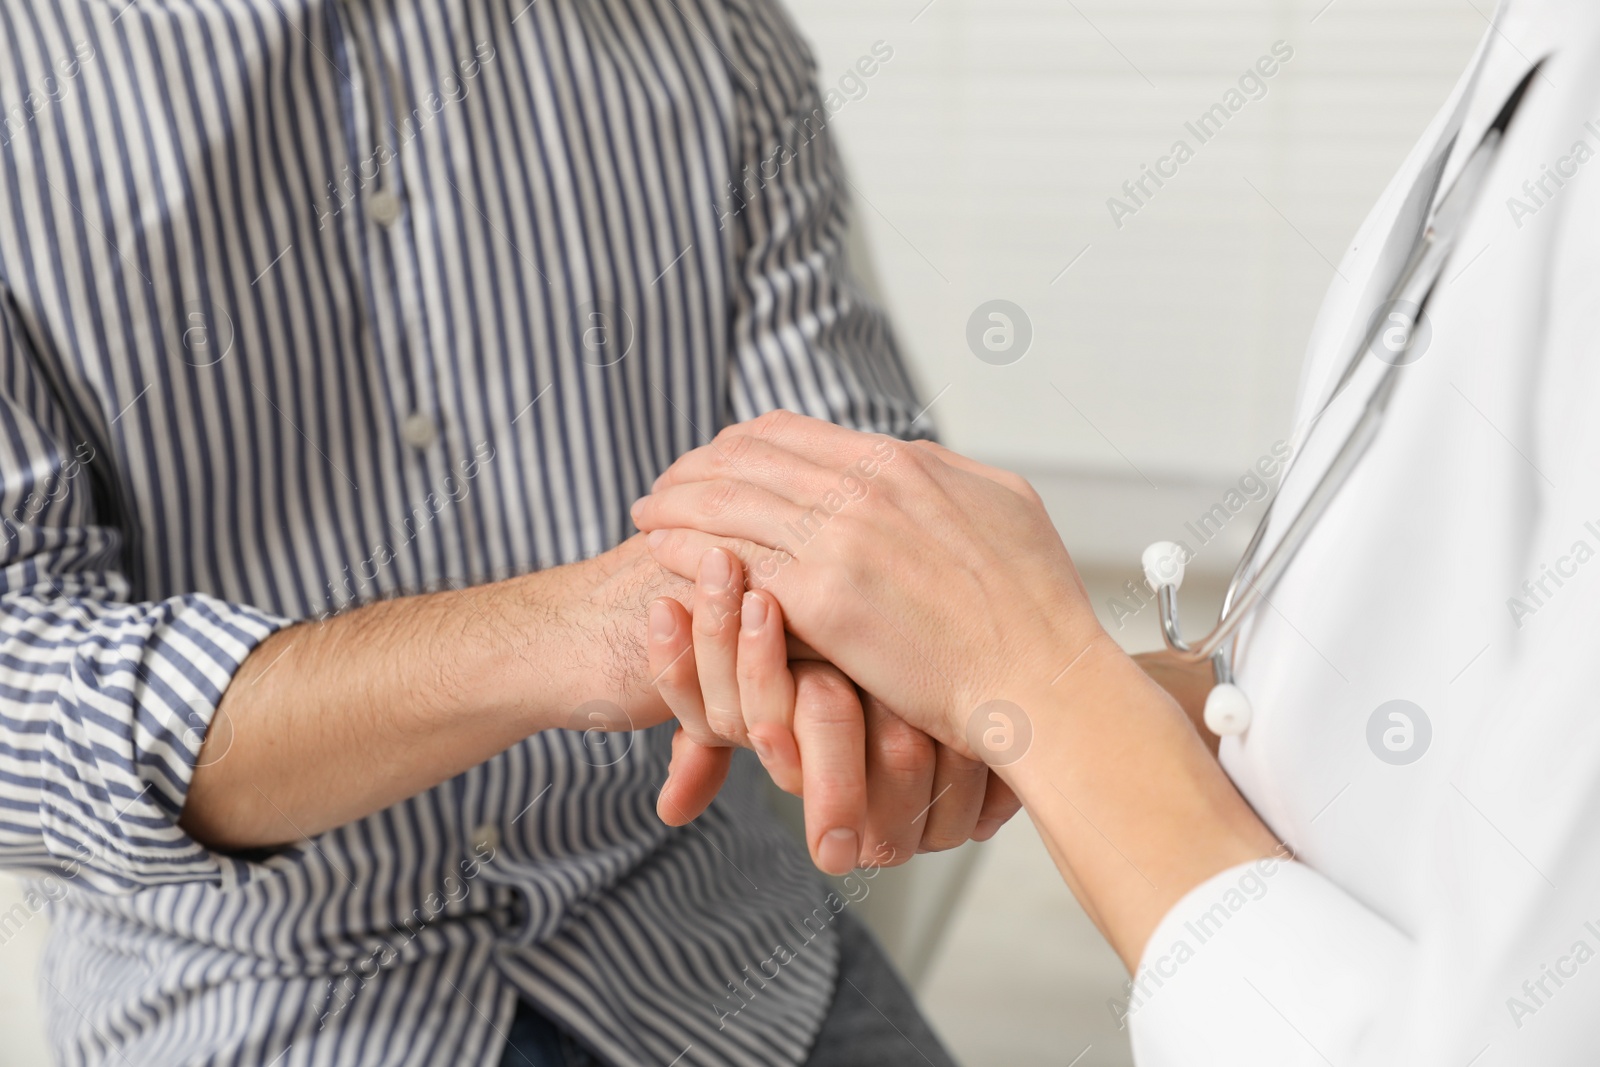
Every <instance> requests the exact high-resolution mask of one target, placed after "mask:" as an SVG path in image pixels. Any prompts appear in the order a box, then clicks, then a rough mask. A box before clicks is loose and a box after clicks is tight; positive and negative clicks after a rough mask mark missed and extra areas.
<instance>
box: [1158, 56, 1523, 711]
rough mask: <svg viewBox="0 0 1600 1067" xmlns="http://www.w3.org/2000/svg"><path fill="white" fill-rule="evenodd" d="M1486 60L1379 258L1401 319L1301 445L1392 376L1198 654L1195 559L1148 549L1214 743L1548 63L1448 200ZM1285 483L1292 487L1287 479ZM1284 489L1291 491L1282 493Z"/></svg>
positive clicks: (1231, 588) (1175, 548)
mask: <svg viewBox="0 0 1600 1067" xmlns="http://www.w3.org/2000/svg"><path fill="white" fill-rule="evenodd" d="M1486 55H1487V48H1485V49H1484V50H1483V51H1482V52H1480V54H1479V57H1478V61H1477V64H1476V65H1475V67H1474V70H1473V72H1472V75H1471V77H1470V78H1469V80H1468V84H1467V88H1466V90H1465V91H1464V92H1463V93H1462V96H1461V98H1460V100H1459V102H1458V103H1457V106H1456V110H1455V112H1454V113H1453V114H1452V116H1451V118H1450V122H1449V123H1447V125H1446V127H1445V129H1444V131H1443V133H1442V135H1441V138H1440V141H1441V143H1440V146H1439V148H1438V149H1436V150H1435V152H1434V154H1433V155H1432V156H1431V157H1430V158H1429V160H1428V162H1427V164H1426V165H1425V166H1424V168H1423V170H1422V172H1421V176H1420V177H1419V179H1418V181H1417V183H1416V185H1415V186H1414V187H1413V189H1412V192H1411V195H1410V197H1409V198H1408V200H1407V203H1406V204H1405V205H1403V206H1402V208H1401V214H1400V219H1401V220H1402V222H1400V223H1398V224H1397V225H1396V227H1395V229H1394V231H1393V232H1392V233H1391V235H1390V245H1389V246H1386V247H1385V249H1384V250H1383V252H1382V253H1381V254H1380V261H1382V260H1383V259H1385V258H1386V257H1388V256H1390V255H1391V254H1392V255H1394V257H1395V258H1396V259H1398V258H1400V256H1401V255H1402V254H1403V257H1404V258H1403V260H1402V263H1403V265H1402V266H1401V269H1400V272H1399V275H1398V277H1397V278H1396V280H1395V281H1394V282H1393V284H1392V285H1391V286H1390V288H1389V290H1388V297H1387V299H1386V300H1384V301H1382V302H1381V303H1380V304H1378V305H1377V306H1378V307H1379V308H1380V309H1393V310H1392V311H1389V312H1387V313H1385V314H1379V315H1377V316H1375V317H1374V320H1373V322H1372V323H1371V324H1370V325H1369V327H1368V329H1367V331H1366V332H1365V334H1364V335H1363V336H1362V340H1361V343H1360V344H1359V345H1358V346H1356V349H1355V351H1354V352H1353V353H1352V354H1351V356H1350V359H1349V361H1348V362H1347V364H1346V365H1345V369H1344V372H1343V374H1341V375H1340V377H1339V379H1338V380H1337V382H1336V383H1335V384H1334V386H1333V389H1332V390H1331V391H1330V392H1329V395H1328V397H1327V399H1326V400H1324V401H1323V403H1322V404H1321V405H1320V406H1319V407H1318V408H1317V413H1316V414H1315V415H1314V416H1313V417H1312V418H1311V419H1310V421H1309V422H1308V423H1307V424H1306V425H1305V427H1304V428H1303V429H1302V430H1301V431H1300V432H1299V433H1297V434H1296V436H1297V437H1298V438H1300V444H1301V445H1302V446H1303V444H1304V440H1305V438H1306V436H1308V435H1309V433H1310V431H1311V429H1312V428H1313V427H1314V426H1315V425H1316V423H1317V422H1318V421H1319V420H1320V419H1321V418H1322V416H1323V414H1325V413H1326V412H1327V410H1328V408H1329V406H1330V405H1331V404H1332V403H1333V401H1334V400H1335V399H1336V398H1337V397H1338V396H1339V395H1340V393H1342V392H1343V390H1344V388H1345V387H1346V386H1347V385H1348V384H1349V383H1350V381H1351V379H1352V378H1353V377H1354V375H1355V373H1356V371H1357V369H1358V368H1359V366H1360V365H1361V364H1362V362H1363V359H1364V357H1366V356H1367V355H1369V354H1370V355H1371V356H1373V357H1374V358H1376V359H1378V360H1379V361H1381V362H1382V363H1384V364H1386V366H1385V367H1384V368H1383V370H1382V371H1381V375H1380V377H1379V379H1378V382H1377V384H1376V385H1375V386H1374V387H1373V390H1372V392H1371V393H1370V394H1369V396H1368V399H1367V402H1366V405H1365V407H1364V408H1363V409H1362V410H1361V413H1360V415H1359V416H1358V417H1357V418H1356V421H1355V423H1354V424H1353V425H1352V427H1351V429H1350V432H1349V434H1348V436H1346V438H1345V440H1344V444H1343V445H1341V446H1340V448H1339V451H1338V452H1337V453H1336V454H1335V455H1334V458H1333V461H1332V462H1331V463H1330V464H1329V465H1328V467H1327V469H1326V470H1325V471H1324V472H1323V475H1322V477H1321V479H1320V480H1319V481H1318V482H1317V484H1316V486H1315V488H1313V489H1312V491H1311V494H1310V495H1309V496H1308V497H1307V498H1306V501H1305V503H1304V504H1303V505H1302V506H1301V508H1300V510H1299V511H1298V512H1297V513H1296V514H1295V516H1294V517H1293V518H1292V519H1291V520H1290V521H1289V524H1288V526H1287V527H1286V528H1285V530H1284V533H1283V536H1282V538H1281V539H1280V540H1279V541H1278V544H1277V546H1276V547H1275V548H1274V549H1273V550H1272V552H1271V553H1270V554H1268V555H1267V557H1266V559H1265V561H1264V562H1261V563H1260V565H1259V566H1258V565H1257V560H1258V558H1259V557H1260V554H1261V549H1262V545H1263V543H1264V541H1265V539H1266V533H1267V528H1268V526H1269V525H1270V524H1271V521H1272V511H1273V507H1274V506H1275V505H1276V498H1275V499H1274V501H1273V503H1271V504H1268V505H1267V510H1266V513H1265V514H1264V515H1263V516H1262V518H1261V522H1260V524H1259V525H1258V526H1257V527H1256V530H1255V534H1254V535H1253V536H1252V537H1251V538H1250V543H1249V546H1248V547H1246V549H1245V552H1244V557H1243V558H1242V559H1241V560H1240V561H1239V565H1238V567H1237V568H1236V569H1235V570H1234V572H1233V577H1232V579H1231V580H1230V581H1229V582H1228V587H1227V591H1226V592H1225V593H1224V594H1223V598H1222V610H1221V613H1220V616H1219V618H1218V619H1217V624H1216V626H1214V627H1213V628H1212V630H1211V632H1210V633H1209V634H1207V635H1206V636H1205V637H1203V638H1201V639H1200V640H1199V641H1198V642H1195V643H1193V644H1190V643H1189V642H1187V641H1185V640H1184V638H1183V635H1182V632H1181V631H1180V629H1179V627H1178V588H1179V586H1181V585H1182V584H1183V571H1184V565H1185V564H1186V563H1187V562H1188V559H1187V558H1186V557H1187V551H1186V550H1185V549H1184V548H1182V547H1181V546H1179V545H1177V544H1174V543H1173V542H1171V541H1159V542H1157V543H1156V544H1153V545H1151V546H1150V547H1149V548H1147V549H1145V552H1144V556H1143V558H1142V560H1141V562H1142V564H1143V567H1144V575H1145V581H1146V582H1147V583H1148V584H1149V585H1150V587H1151V588H1152V589H1154V590H1155V592H1156V603H1157V607H1158V610H1159V611H1160V615H1161V634H1162V637H1163V638H1164V639H1165V641H1166V643H1167V647H1168V648H1170V649H1171V650H1172V651H1173V652H1175V653H1177V654H1178V655H1179V656H1181V657H1182V658H1183V659H1184V660H1186V661H1188V662H1191V663H1199V662H1201V661H1202V660H1206V659H1209V660H1211V665H1212V672H1213V674H1214V676H1215V679H1216V685H1215V686H1213V687H1212V689H1211V693H1210V695H1209V696H1208V697H1207V698H1206V706H1205V723H1206V727H1207V728H1208V729H1209V730H1211V732H1212V733H1215V734H1217V735H1218V736H1220V737H1226V736H1230V735H1238V734H1242V733H1244V732H1245V730H1247V729H1248V728H1249V726H1250V721H1251V718H1252V715H1253V713H1252V709H1251V706H1250V700H1249V698H1248V697H1247V696H1245V694H1244V691H1243V690H1241V689H1240V688H1239V687H1238V686H1237V685H1236V684H1234V680H1233V647H1232V646H1233V645H1234V644H1235V643H1236V642H1235V639H1236V637H1237V634H1238V632H1239V627H1240V626H1241V625H1242V624H1243V622H1244V620H1245V619H1246V618H1247V617H1248V616H1249V614H1250V612H1251V611H1253V610H1254V609H1255V608H1256V607H1257V606H1258V605H1259V604H1260V603H1261V602H1262V601H1263V600H1264V599H1265V598H1266V597H1267V595H1268V594H1269V593H1270V592H1271V591H1272V590H1273V588H1274V587H1276V585H1277V583H1278V581H1279V579H1281V578H1282V577H1283V573H1284V571H1285V570H1287V569H1288V567H1289V564H1290V562H1292V561H1293V559H1294V557H1295V554H1296V553H1297V552H1299V550H1300V548H1301V546H1302V545H1303V544H1304V543H1305V541H1306V538H1307V536H1308V535H1309V534H1310V532H1311V531H1312V529H1314V528H1315V526H1316V524H1317V522H1318V521H1319V520H1320V519H1321V517H1322V514H1323V512H1324V511H1326V510H1327V507H1328V504H1329V503H1330V502H1331V501H1332V500H1333V498H1334V496H1335V495H1337V494H1338V492H1339V490H1340V489H1341V488H1343V486H1344V485H1345V483H1346V482H1347V481H1349V479H1350V474H1351V472H1352V471H1353V470H1354V469H1355V467H1356V465H1357V464H1358V463H1359V462H1360V461H1361V458H1362V457H1363V456H1364V455H1365V454H1366V452H1367V449H1368V448H1369V447H1371V445H1372V441H1373V439H1374V438H1375V437H1376V436H1377V433H1378V428H1379V427H1380V426H1381V424H1382V422H1383V418H1384V415H1385V413H1386V412H1387V410H1388V407H1389V401H1390V400H1391V399H1392V398H1393V396H1394V392H1395V387H1396V385H1397V384H1398V382H1399V380H1400V370H1401V368H1402V367H1404V366H1405V365H1406V364H1407V363H1408V362H1410V361H1409V360H1408V359H1407V358H1406V357H1407V354H1408V353H1409V352H1410V349H1411V345H1412V342H1413V341H1415V339H1416V336H1415V330H1414V327H1415V325H1416V323H1417V322H1418V321H1419V320H1420V319H1421V316H1422V312H1423V310H1424V309H1425V308H1426V307H1427V305H1428V301H1429V299H1430V298H1431V297H1432V296H1433V293H1434V289H1435V287H1436V286H1437V285H1438V282H1439V279H1440V277H1441V276H1442V275H1443V273H1444V268H1445V264H1446V263H1447V262H1448V260H1449V258H1450V254H1451V252H1453V251H1454V250H1455V245H1456V239H1457V237H1459V236H1460V234H1461V231H1462V229H1463V228H1464V227H1465V225H1466V222H1467V219H1468V216H1469V214H1470V212H1471V209H1472V207H1473V206H1474V205H1475V204H1476V203H1477V201H1478V198H1479V195H1480V194H1481V193H1482V191H1483V185H1484V181H1485V178H1486V177H1487V175H1488V173H1489V169H1490V167H1491V165H1492V164H1493V163H1494V160H1495V158H1496V156H1497V155H1498V154H1499V151H1500V147H1501V145H1502V144H1503V142H1504V139H1505V132H1506V129H1507V127H1509V126H1510V124H1511V120H1512V118H1513V116H1514V115H1515V114H1516V111H1517V107H1518V105H1520V104H1521V102H1522V98H1523V96H1524V95H1525V94H1526V92H1527V89H1528V86H1529V85H1530V84H1531V83H1532V81H1533V78H1534V75H1536V74H1537V73H1538V72H1539V67H1540V65H1541V64H1542V63H1543V60H1540V62H1539V63H1535V64H1534V65H1533V69H1531V70H1529V71H1528V73H1527V74H1526V75H1525V76H1524V77H1523V79H1522V81H1520V82H1519V83H1518V84H1517V87H1516V89H1514V90H1513V91H1512V93H1511V95H1510V96H1509V97H1508V98H1507V100H1506V103H1505V105H1504V106H1503V107H1502V108H1501V109H1500V113H1499V114H1498V115H1497V116H1496V117H1495V120H1494V122H1493V123H1491V124H1490V126H1489V128H1488V130H1487V131H1486V132H1485V133H1484V135H1483V138H1482V139H1481V140H1480V141H1479V142H1478V145H1477V147H1476V148H1474V149H1473V152H1472V154H1471V156H1469V157H1468V158H1467V161H1466V163H1465V164H1463V165H1462V167H1461V169H1460V171H1459V172H1458V173H1457V176H1456V179H1455V181H1454V182H1453V183H1452V184H1451V185H1450V187H1449V189H1448V190H1447V191H1445V192H1444V194H1443V195H1442V196H1441V195H1438V194H1439V188H1440V185H1441V183H1442V179H1443V176H1444V171H1445V165H1446V164H1447V163H1448V162H1449V159H1450V156H1451V153H1452V151H1453V149H1454V147H1455V142H1456V140H1457V138H1458V137H1459V136H1460V134H1461V127H1462V125H1463V123H1464V120H1465V117H1466V109H1467V104H1468V102H1469V101H1470V100H1471V98H1472V95H1473V89H1474V87H1475V86H1476V83H1477V80H1478V75H1479V74H1481V73H1482V70H1483V66H1484V61H1485V57H1486ZM1424 204H1425V205H1427V210H1426V211H1425V212H1424V211H1423V210H1422V205H1424ZM1408 209H1409V211H1408ZM1408 217H1411V218H1416V219H1418V220H1419V222H1418V225H1417V226H1416V228H1415V229H1414V230H1413V231H1412V236H1411V240H1410V242H1409V245H1406V244H1405V243H1404V241H1403V234H1404V233H1405V232H1406V230H1405V225H1404V221H1403V220H1405V219H1407V218H1408ZM1302 452H1303V448H1296V449H1295V455H1296V456H1297V457H1298V456H1299V455H1301V454H1302ZM1284 477H1285V479H1287V477H1288V474H1287V472H1285V476H1284ZM1281 485H1282V483H1280V490H1281Z"/></svg>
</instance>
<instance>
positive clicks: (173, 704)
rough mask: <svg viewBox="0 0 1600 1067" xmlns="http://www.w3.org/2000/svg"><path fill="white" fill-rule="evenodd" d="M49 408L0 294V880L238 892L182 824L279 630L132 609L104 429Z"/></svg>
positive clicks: (266, 618)
mask: <svg viewBox="0 0 1600 1067" xmlns="http://www.w3.org/2000/svg"><path fill="white" fill-rule="evenodd" d="M61 395H62V393H61V390H60V388H59V386H58V384H57V383H56V382H55V381H53V380H52V378H51V376H50V374H49V373H48V372H47V370H46V368H45V366H44V364H43V363H42V362H41V361H40V360H39V359H38V358H36V355H35V353H34V352H33V351H32V350H31V346H30V345H29V343H28V341H27V339H26V337H25V335H24V332H23V330H22V327H21V323H20V320H19V318H18V316H17V315H16V313H15V312H14V310H13V306H12V303H11V301H10V297H9V294H8V292H7V290H6V288H5V286H4V283H3V279H0V866H3V867H8V868H11V869H14V870H22V871H27V872H31V873H34V874H38V875H52V876H54V878H52V880H51V883H50V884H56V879H59V878H62V877H64V878H66V879H67V880H68V881H69V882H72V883H74V884H79V885H86V886H89V887H91V888H94V889H97V890H100V891H103V892H130V891H133V890H136V889H139V888H142V887H146V886H153V885H160V884H167V883H175V882H189V881H206V882H211V883H214V884H220V885H223V886H228V885H233V884H238V883H239V882H241V881H243V880H245V879H247V878H249V877H251V876H252V872H253V871H255V870H257V869H258V868H256V867H255V866H253V865H251V864H247V863H245V862H243V861H240V860H236V859H232V858H229V857H226V856H221V855H217V854H213V853H211V852H210V851H208V850H207V849H205V848H204V847H202V846H201V845H200V844H198V843H197V842H195V841H194V840H193V839H192V838H190V837H189V836H188V835H187V834H186V833H184V831H183V830H182V829H181V828H180V827H179V826H178V816H179V813H180V812H181V811H182V808H183V804H184V799H185V797H186V795H187V792H188V787H189V782H190V779H191V777H192V776H193V773H194V769H195V764H196V761H197V760H198V759H199V756H200V747H201V745H202V744H203V742H204V740H205V738H206V734H207V731H208V729H209V727H210V726H211V723H212V718H213V716H214V715H215V712H216V709H217V704H218V703H219V701H220V700H221V699H222V695H223V692H224V690H225V689H226V688H227V685H228V682H229V680H230V679H231V678H232V676H233V674H234V672H235V670H236V669H237V668H238V666H239V665H240V663H241V662H243V660H244V659H245V657H246V656H248V655H249V654H250V651H251V650H252V649H253V648H254V647H255V645H256V644H257V643H258V642H260V641H261V640H262V639H263V638H265V637H266V636H267V635H268V634H270V633H272V632H273V631H274V630H276V629H277V628H279V627H281V626H284V625H287V620H285V619H281V618H276V617H274V616H271V615H269V614H266V613H264V612H260V611H256V610H254V609H252V608H249V607H246V606H241V605H236V604H228V603H224V602H222V601H220V600H217V599H215V598H213V597H209V596H201V595H189V596H173V597H167V598H164V599H159V600H148V601H142V600H140V599H139V598H138V597H136V596H135V595H133V585H132V583H131V582H130V580H129V578H128V576H127V574H126V573H125V571H124V567H123V559H124V551H125V541H124V535H123V531H122V530H120V529H119V528H118V526H117V524H116V521H115V514H114V509H113V507H112V505H111V504H110V503H109V502H110V501H111V500H113V499H114V498H115V496H116V491H115V488H114V486H115V462H116V461H115V459H114V458H113V456H112V455H111V454H110V449H109V448H108V447H107V446H106V445H105V443H104V441H103V440H102V438H101V437H100V433H102V432H104V431H105V430H106V428H107V421H108V420H106V419H101V418H99V417H98V415H96V417H95V418H94V419H92V420H91V419H76V420H75V419H72V418H70V417H69V416H68V414H67V411H66V408H65V405H64V404H63V403H62V402H61V400H60V397H61ZM114 429H115V428H114V425H113V426H112V427H111V430H112V432H113V433H114Z"/></svg>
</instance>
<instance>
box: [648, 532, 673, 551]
mask: <svg viewBox="0 0 1600 1067" xmlns="http://www.w3.org/2000/svg"><path fill="white" fill-rule="evenodd" d="M666 539H667V531H665V530H651V531H650V533H649V534H648V535H647V536H646V537H645V539H644V543H645V544H647V545H649V546H650V547H651V548H660V547H661V542H663V541H665V540H666Z"/></svg>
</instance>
